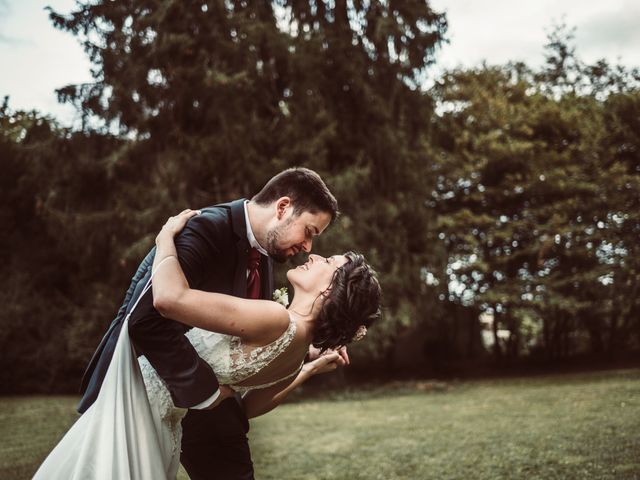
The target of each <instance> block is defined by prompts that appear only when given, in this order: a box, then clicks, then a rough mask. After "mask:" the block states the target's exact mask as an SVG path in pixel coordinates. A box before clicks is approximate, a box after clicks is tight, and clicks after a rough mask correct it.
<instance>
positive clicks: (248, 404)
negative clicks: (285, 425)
mask: <svg viewBox="0 0 640 480" xmlns="http://www.w3.org/2000/svg"><path fill="white" fill-rule="evenodd" d="M338 357H339V355H338V353H336V352H331V353H329V354H326V355H323V356H321V357H319V358H317V359H316V360H314V361H313V362H309V363H305V364H304V365H303V366H302V370H300V372H299V373H298V375H297V376H296V377H295V378H294V379H293V380H291V379H287V380H284V381H282V382H280V383H277V384H275V385H273V386H272V387H269V388H264V389H256V390H251V391H249V392H248V393H247V394H246V395H245V396H244V397H242V403H243V405H244V411H245V413H246V415H247V418H254V417H258V416H260V415H264V414H265V413H267V412H270V411H271V410H273V409H274V408H276V407H277V406H278V405H280V404H281V403H282V402H283V401H284V399H285V398H287V396H288V395H289V393H291V392H292V391H293V390H295V389H296V388H297V387H299V386H300V385H302V384H303V383H304V382H306V381H307V380H309V379H310V378H311V377H313V376H314V375H318V374H320V373H325V372H331V371H333V370H335V369H336V368H337V366H338V362H337V360H338Z"/></svg>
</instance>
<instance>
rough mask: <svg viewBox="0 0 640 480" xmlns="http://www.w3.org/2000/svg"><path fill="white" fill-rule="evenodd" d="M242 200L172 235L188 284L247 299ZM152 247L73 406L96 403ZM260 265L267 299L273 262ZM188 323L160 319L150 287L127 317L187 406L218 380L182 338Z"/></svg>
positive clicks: (139, 344)
mask: <svg viewBox="0 0 640 480" xmlns="http://www.w3.org/2000/svg"><path fill="white" fill-rule="evenodd" d="M244 202H245V200H244V199H240V200H236V201H234V202H231V203H227V204H221V205H215V206H212V207H208V208H205V209H203V210H202V213H201V214H200V215H197V216H195V217H193V218H192V219H191V220H189V222H188V223H187V225H186V227H185V228H184V230H183V231H182V232H181V233H180V234H179V235H178V236H177V237H176V239H175V243H176V249H177V251H178V259H179V261H180V265H181V267H182V270H183V271H184V274H185V276H186V278H187V281H188V282H189V286H190V287H191V288H195V289H198V290H205V291H209V292H219V293H226V294H229V295H235V296H237V297H246V293H247V258H248V251H249V248H250V245H249V241H248V240H247V226H246V222H245V215H244ZM154 255H155V247H154V248H153V249H152V250H151V251H150V252H149V254H148V255H147V256H146V257H145V259H144V260H143V261H142V263H141V264H140V266H139V267H138V270H137V271H136V273H135V275H134V276H133V278H132V280H131V284H130V285H129V289H128V290H127V293H126V295H125V299H124V302H123V303H122V306H121V307H120V309H119V310H118V313H117V315H116V318H115V319H114V320H113V322H111V325H110V326H109V329H108V330H107V333H106V334H105V336H104V337H103V339H102V341H101V342H100V345H99V346H98V348H97V350H96V352H95V353H94V354H93V357H92V358H91V360H90V362H89V365H88V367H87V369H86V371H85V374H84V377H83V379H82V384H81V393H83V397H82V399H81V400H80V403H79V404H78V407H77V410H78V412H80V413H84V412H85V411H86V410H87V409H88V408H89V407H90V406H91V405H92V404H93V402H94V401H95V399H96V398H97V396H98V393H99V391H100V387H101V385H102V382H103V380H104V377H105V375H106V372H107V369H108V367H109V363H110V362H111V358H112V357H113V352H114V350H115V346H116V343H117V341H118V336H119V334H120V331H121V329H122V324H123V323H124V319H125V318H126V316H127V314H129V313H130V310H131V308H132V307H133V305H134V303H135V300H136V299H137V298H138V297H139V296H140V293H141V292H142V289H143V288H144V285H145V284H146V283H147V280H148V279H149V277H150V275H151V267H152V265H153V259H154ZM261 260H262V261H261V263H260V266H261V267H260V268H261V283H262V297H263V298H265V299H271V295H272V292H273V263H272V261H271V259H270V258H268V257H264V256H263V257H262V259H261ZM190 328H191V327H189V326H188V325H185V324H183V323H180V322H177V321H174V320H171V319H168V318H164V317H162V316H161V315H160V314H159V313H158V311H157V310H156V309H155V308H153V292H152V289H149V291H148V292H147V293H145V295H144V296H143V297H142V298H141V299H140V302H139V303H138V306H137V307H136V309H135V310H134V311H133V313H132V314H131V317H130V318H129V336H130V338H131V342H132V344H133V346H134V347H135V350H136V353H137V354H138V355H145V356H146V357H147V358H148V360H149V362H150V363H151V365H153V367H154V368H155V369H156V371H157V372H158V374H159V375H160V377H161V378H162V379H163V380H164V381H165V382H166V384H167V386H168V388H169V391H170V392H171V397H172V398H173V402H174V404H175V405H176V406H177V407H181V408H189V407H192V406H194V405H197V404H199V403H201V402H203V401H205V400H206V399H207V398H209V397H211V396H212V395H213V394H214V392H215V391H216V390H217V389H218V387H219V385H218V381H217V379H216V376H215V373H214V372H213V370H212V369H211V367H210V366H209V365H208V364H207V363H206V362H205V361H204V360H202V359H201V358H200V357H199V356H198V354H197V353H196V351H195V350H194V348H193V346H192V345H191V343H189V341H188V340H187V338H186V337H185V336H184V334H185V332H187V331H188V330H189V329H190Z"/></svg>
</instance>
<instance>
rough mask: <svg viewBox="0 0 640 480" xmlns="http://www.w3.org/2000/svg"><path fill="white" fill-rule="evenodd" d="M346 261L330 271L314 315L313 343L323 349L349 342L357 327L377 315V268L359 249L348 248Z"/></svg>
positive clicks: (375, 317)
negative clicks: (321, 298) (375, 269)
mask: <svg viewBox="0 0 640 480" xmlns="http://www.w3.org/2000/svg"><path fill="white" fill-rule="evenodd" d="M344 255H345V257H347V263H345V264H344V265H343V266H341V267H340V268H338V269H337V270H336V271H335V273H334V274H333V279H332V280H331V284H330V286H329V291H328V293H327V295H326V296H325V298H324V302H323V304H322V308H321V310H320V313H319V314H318V317H317V318H316V321H315V324H314V330H313V346H314V347H316V348H320V349H321V350H322V351H324V350H327V349H334V348H339V347H341V346H344V345H347V344H348V343H351V341H352V340H353V338H354V336H355V335H356V332H357V331H358V329H359V328H360V327H361V326H362V325H364V326H365V327H367V328H369V327H370V326H371V325H372V324H373V322H375V321H376V320H377V319H378V318H379V317H380V296H381V294H382V290H381V289H380V283H379V282H378V278H377V277H376V272H375V271H374V270H373V268H371V267H370V266H369V265H368V264H367V263H366V262H365V261H364V257H363V256H362V255H360V254H358V253H354V252H347V253H345V254H344Z"/></svg>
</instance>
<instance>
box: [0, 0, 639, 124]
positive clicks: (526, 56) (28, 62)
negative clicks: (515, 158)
mask: <svg viewBox="0 0 640 480" xmlns="http://www.w3.org/2000/svg"><path fill="white" fill-rule="evenodd" d="M431 3H432V6H433V8H434V9H435V10H437V11H442V10H445V11H446V12H447V17H448V20H449V32H448V37H449V39H450V43H449V44H446V45H444V46H443V48H442V50H441V51H440V52H439V55H438V59H439V61H438V70H439V69H441V68H446V67H454V66H458V65H463V66H472V65H477V64H478V63H480V62H482V61H483V60H486V61H487V62H488V63H491V64H500V63H505V62H507V61H509V60H522V61H524V62H526V63H527V64H529V65H531V66H537V65H540V63H541V62H542V60H543V50H542V48H543V45H544V43H545V41H546V33H547V32H548V30H549V28H550V26H551V25H552V24H553V22H554V21H555V22H556V23H557V22H558V21H560V20H562V19H563V18H564V20H565V21H566V23H567V24H568V25H570V26H575V27H576V28H577V31H576V43H577V52H578V55H579V56H580V57H581V58H582V59H583V60H585V61H587V62H592V61H594V60H597V59H600V58H606V59H607V60H609V61H610V62H612V63H618V62H619V63H622V64H623V65H627V66H640V28H639V26H640V1H639V0H606V1H604V0H520V1H514V0H487V1H478V0H476V1H472V0H432V2H431ZM74 4H75V1H74V0H48V1H43V0H0V66H1V67H2V71H0V96H4V95H9V96H10V106H11V108H12V109H31V108H35V109H37V110H40V111H42V112H46V113H50V114H52V115H54V116H55V117H56V118H58V119H59V120H60V121H61V123H63V124H65V125H68V124H70V123H72V122H73V120H74V118H76V114H75V113H74V111H73V109H72V108H71V107H69V106H63V105H60V104H58V103H57V101H56V98H55V94H54V90H55V89H56V88H59V87H62V86H64V85H67V84H70V83H79V82H85V81H90V80H91V76H90V74H89V68H90V64H89V62H88V60H87V59H86V55H85V54H84V52H83V51H82V48H81V47H80V46H79V45H78V44H77V42H76V39H75V38H74V37H73V36H72V35H70V34H67V33H63V32H60V31H58V30H56V29H54V28H53V27H52V26H51V22H50V21H49V19H48V16H47V12H46V11H45V10H44V7H45V6H47V5H50V6H51V7H53V8H54V9H55V10H58V11H60V12H62V13H67V12H69V11H70V10H71V9H72V8H73V6H74Z"/></svg>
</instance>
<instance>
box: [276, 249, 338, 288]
mask: <svg viewBox="0 0 640 480" xmlns="http://www.w3.org/2000/svg"><path fill="white" fill-rule="evenodd" d="M347 262H348V259H347V257H345V256H344V255H333V256H332V257H328V258H325V257H321V256H320V255H315V254H313V253H312V254H311V255H309V260H307V263H305V264H303V265H300V266H299V267H296V268H292V269H291V270H289V271H288V272H287V278H288V279H289V281H290V282H291V285H293V288H294V290H295V291H296V292H300V291H305V292H309V293H315V294H316V295H318V294H320V293H322V292H324V291H325V290H326V289H327V288H329V285H330V284H331V280H332V279H333V274H334V272H335V271H336V270H337V269H338V268H340V267H341V266H342V265H344V264H345V263H347Z"/></svg>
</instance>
